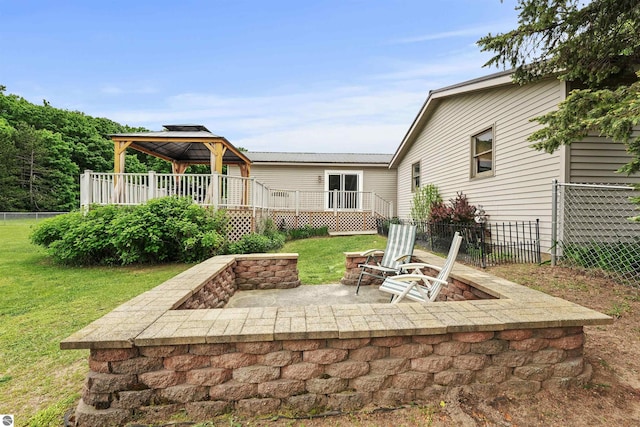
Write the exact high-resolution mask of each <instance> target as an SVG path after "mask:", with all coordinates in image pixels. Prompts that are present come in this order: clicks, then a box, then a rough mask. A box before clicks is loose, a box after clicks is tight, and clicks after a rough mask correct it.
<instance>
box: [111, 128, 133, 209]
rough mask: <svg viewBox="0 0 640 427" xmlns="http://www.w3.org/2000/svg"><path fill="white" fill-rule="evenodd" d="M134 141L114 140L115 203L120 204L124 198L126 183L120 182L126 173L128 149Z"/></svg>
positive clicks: (113, 197)
mask: <svg viewBox="0 0 640 427" xmlns="http://www.w3.org/2000/svg"><path fill="white" fill-rule="evenodd" d="M131 143H132V141H124V140H117V139H114V140H113V173H114V175H113V195H112V196H111V199H112V201H113V202H120V201H122V199H123V196H124V194H123V193H124V182H122V181H123V180H120V179H119V178H120V176H121V174H123V173H124V162H125V159H126V153H127V147H128V146H129V145H131Z"/></svg>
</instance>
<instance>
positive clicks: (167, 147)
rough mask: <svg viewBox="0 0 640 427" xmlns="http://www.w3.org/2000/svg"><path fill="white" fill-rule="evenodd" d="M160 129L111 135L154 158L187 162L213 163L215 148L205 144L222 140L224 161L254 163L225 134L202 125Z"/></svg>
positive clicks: (174, 126)
mask: <svg viewBox="0 0 640 427" xmlns="http://www.w3.org/2000/svg"><path fill="white" fill-rule="evenodd" d="M163 127H164V130H161V131H157V132H133V133H118V134H113V135H110V137H111V139H112V140H113V141H119V142H130V144H129V145H128V148H132V149H134V150H137V151H141V152H143V153H147V154H149V155H151V156H154V157H159V158H161V159H164V160H167V161H170V162H178V163H183V164H209V162H210V161H211V151H210V150H209V149H208V148H207V146H206V145H205V143H222V144H223V145H224V147H225V148H226V150H225V151H224V154H223V156H222V162H223V163H224V164H247V165H248V164H251V160H249V158H248V157H247V156H246V155H244V154H243V153H242V152H241V151H240V150H238V149H237V148H236V147H235V146H234V145H233V144H231V143H230V142H229V141H227V139H226V138H225V137H224V136H218V135H216V134H214V133H211V132H210V131H209V129H207V128H206V127H205V126H202V125H193V124H183V125H163Z"/></svg>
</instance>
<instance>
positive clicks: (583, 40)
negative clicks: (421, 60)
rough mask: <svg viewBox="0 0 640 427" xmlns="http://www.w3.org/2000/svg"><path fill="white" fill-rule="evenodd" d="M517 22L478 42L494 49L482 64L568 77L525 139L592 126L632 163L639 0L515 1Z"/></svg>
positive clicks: (639, 98) (638, 159)
mask: <svg viewBox="0 0 640 427" xmlns="http://www.w3.org/2000/svg"><path fill="white" fill-rule="evenodd" d="M516 10H518V11H519V21H518V23H519V25H518V28H516V29H514V30H512V31H509V32H507V33H505V34H497V35H491V34H489V35H487V36H486V37H483V38H482V39H480V40H479V41H478V43H479V45H480V46H481V48H482V50H483V51H492V52H494V53H495V55H494V56H493V57H492V58H491V59H490V60H489V62H488V63H487V64H486V65H496V66H503V67H513V68H515V80H516V81H517V82H519V83H521V84H524V83H527V82H531V81H535V80H537V79H540V78H543V77H549V76H551V75H555V76H557V77H558V78H559V79H561V80H566V81H569V82H572V84H571V86H570V88H571V89H572V90H571V92H570V93H569V95H568V96H567V98H566V99H565V100H564V101H563V102H562V103H561V104H560V105H559V109H558V110H557V111H553V112H550V113H548V114H545V115H543V116H541V117H537V118H536V119H535V120H536V121H538V122H539V123H541V124H543V125H545V127H544V128H542V129H540V130H539V131H537V132H535V133H534V134H532V135H531V137H530V138H529V140H530V141H532V142H535V144H534V147H535V148H537V149H539V150H545V151H547V152H553V151H555V150H556V149H558V148H559V147H560V146H561V145H563V144H571V143H572V142H574V141H580V140H581V139H583V138H584V137H585V136H587V135H588V134H589V133H597V134H599V135H602V136H606V137H609V138H611V139H612V140H614V141H618V142H623V143H624V144H626V147H627V151H628V152H629V153H630V154H631V156H632V160H631V161H630V162H629V163H628V164H626V165H625V166H624V167H623V168H622V169H621V171H622V172H625V173H628V174H630V173H635V172H637V171H638V170H639V169H640V139H639V137H638V136H634V133H633V128H634V127H636V129H637V127H638V125H639V124H640V73H638V70H639V64H640V2H639V1H638V0H592V1H590V2H584V1H581V0H519V2H518V6H517V7H516Z"/></svg>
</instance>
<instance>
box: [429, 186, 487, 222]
mask: <svg viewBox="0 0 640 427" xmlns="http://www.w3.org/2000/svg"><path fill="white" fill-rule="evenodd" d="M479 213H481V214H482V220H483V221H484V220H486V217H487V215H486V214H485V213H484V210H482V209H478V208H476V207H475V206H473V205H471V204H470V203H469V200H468V199H467V196H466V195H465V194H464V193H463V192H462V191H459V192H458V193H456V198H455V199H449V205H446V204H444V203H443V202H442V201H439V202H435V203H434V204H433V205H432V206H431V210H430V213H429V222H430V223H445V224H448V223H455V224H472V223H474V222H475V219H476V216H477V215H478V214H479Z"/></svg>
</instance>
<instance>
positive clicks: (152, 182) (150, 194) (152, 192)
mask: <svg viewBox="0 0 640 427" xmlns="http://www.w3.org/2000/svg"><path fill="white" fill-rule="evenodd" d="M157 188H158V177H157V176H156V173H155V171H149V182H148V183H147V200H151V199H155V198H156V189H157Z"/></svg>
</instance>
